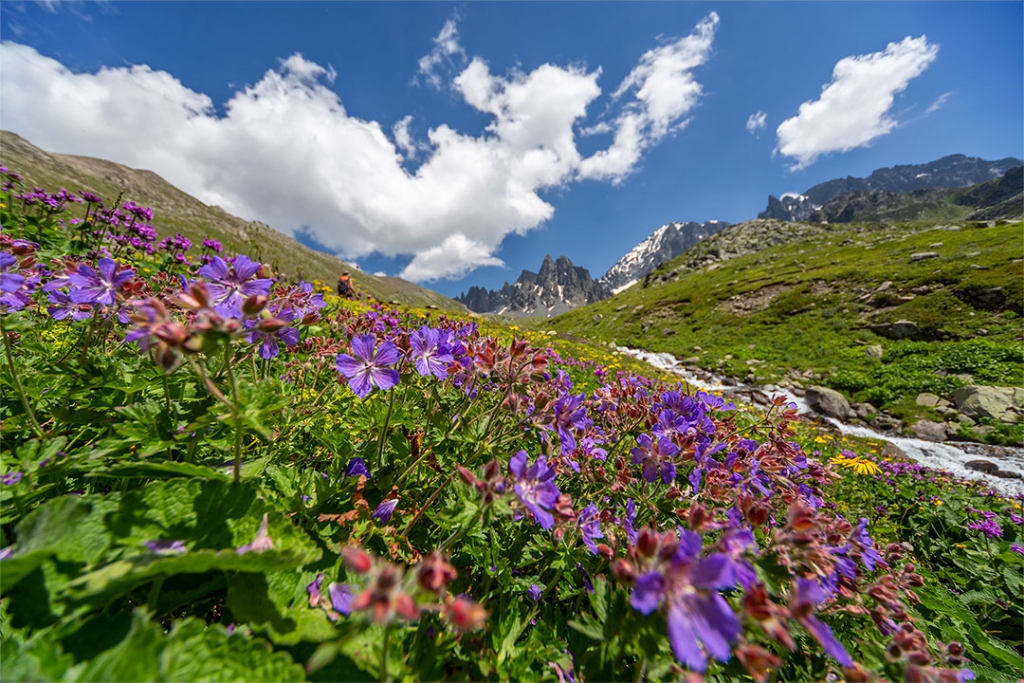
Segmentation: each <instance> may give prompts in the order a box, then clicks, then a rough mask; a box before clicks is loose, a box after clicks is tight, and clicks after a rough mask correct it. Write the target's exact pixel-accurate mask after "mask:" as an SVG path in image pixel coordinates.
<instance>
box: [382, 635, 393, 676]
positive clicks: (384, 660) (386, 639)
mask: <svg viewBox="0 0 1024 683" xmlns="http://www.w3.org/2000/svg"><path fill="white" fill-rule="evenodd" d="M390 644H391V624H386V625H385V626H384V643H383V647H382V648H381V655H380V680H381V681H382V682H383V683H387V682H388V681H390V680H391V677H390V676H389V675H388V646H389V645H390Z"/></svg>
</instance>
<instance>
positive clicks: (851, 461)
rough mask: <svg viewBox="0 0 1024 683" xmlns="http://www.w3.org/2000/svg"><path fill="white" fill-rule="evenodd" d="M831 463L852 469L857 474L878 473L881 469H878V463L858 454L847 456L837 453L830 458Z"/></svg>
mask: <svg viewBox="0 0 1024 683" xmlns="http://www.w3.org/2000/svg"><path fill="white" fill-rule="evenodd" d="M832 464H833V465H839V466H840V467H845V468H846V469H849V470H853V471H854V472H856V473H857V474H879V473H881V471H882V470H881V469H879V467H878V465H876V464H875V463H873V462H871V461H870V460H867V459H865V458H862V457H860V456H859V455H858V456H854V457H852V458H848V457H846V456H844V455H837V456H836V457H834V458H832Z"/></svg>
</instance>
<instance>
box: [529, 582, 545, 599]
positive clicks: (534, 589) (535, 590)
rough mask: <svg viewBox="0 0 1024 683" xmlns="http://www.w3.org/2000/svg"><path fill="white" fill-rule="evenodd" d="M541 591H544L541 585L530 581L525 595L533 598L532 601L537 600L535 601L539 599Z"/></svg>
mask: <svg viewBox="0 0 1024 683" xmlns="http://www.w3.org/2000/svg"><path fill="white" fill-rule="evenodd" d="M543 592H544V591H543V590H541V587H540V586H538V585H537V584H535V583H531V584H530V589H529V590H528V591H526V595H527V597H529V598H530V599H531V600H533V601H534V602H537V601H539V600H540V596H541V594H542V593H543Z"/></svg>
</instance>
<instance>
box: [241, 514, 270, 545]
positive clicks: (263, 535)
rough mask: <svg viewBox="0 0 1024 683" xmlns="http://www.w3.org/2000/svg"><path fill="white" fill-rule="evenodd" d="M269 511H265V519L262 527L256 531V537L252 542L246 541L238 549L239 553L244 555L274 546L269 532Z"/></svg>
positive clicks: (261, 524) (261, 523)
mask: <svg viewBox="0 0 1024 683" xmlns="http://www.w3.org/2000/svg"><path fill="white" fill-rule="evenodd" d="M267 521H268V518H267V513H266V512H264V513H263V521H262V522H260V528H259V530H258V531H257V532H256V538H254V539H252V543H246V544H245V545H243V546H242V547H241V548H239V549H238V554H239V555H244V554H245V553H248V552H255V553H262V552H263V551H265V550H270V549H271V548H273V547H274V541H273V540H272V539H271V538H270V534H269V533H267Z"/></svg>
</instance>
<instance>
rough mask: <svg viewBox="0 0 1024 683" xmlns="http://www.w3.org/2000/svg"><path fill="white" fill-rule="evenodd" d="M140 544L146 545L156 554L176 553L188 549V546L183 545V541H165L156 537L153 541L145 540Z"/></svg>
mask: <svg viewBox="0 0 1024 683" xmlns="http://www.w3.org/2000/svg"><path fill="white" fill-rule="evenodd" d="M142 545H144V546H146V547H147V548H149V549H150V550H152V551H153V552H154V553H157V554H158V555H177V554H179V553H183V552H185V551H187V550H188V548H186V547H185V542H184V541H165V540H163V539H158V540H155V541H145V542H144V543H143V544H142Z"/></svg>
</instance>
